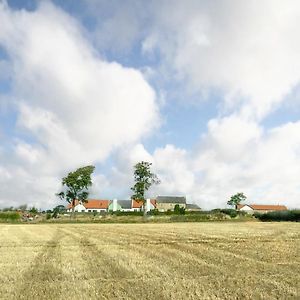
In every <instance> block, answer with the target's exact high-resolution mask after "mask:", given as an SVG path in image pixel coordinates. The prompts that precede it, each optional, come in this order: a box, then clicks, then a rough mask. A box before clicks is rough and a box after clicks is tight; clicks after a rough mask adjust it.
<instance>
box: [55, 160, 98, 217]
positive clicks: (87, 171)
mask: <svg viewBox="0 0 300 300" xmlns="http://www.w3.org/2000/svg"><path fill="white" fill-rule="evenodd" d="M94 170H95V167H94V166H86V167H82V168H79V169H77V170H76V171H74V172H70V173H69V174H68V175H67V176H66V177H64V178H63V179H62V185H63V187H65V190H64V191H62V192H60V193H58V194H56V195H57V196H58V197H59V198H60V199H62V200H66V201H67V202H68V203H71V205H72V217H74V212H75V202H76V200H79V201H80V202H81V203H84V202H88V201H87V198H88V195H89V192H88V188H89V187H90V186H91V185H92V179H91V175H92V173H93V172H94Z"/></svg>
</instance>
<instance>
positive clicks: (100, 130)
mask: <svg viewBox="0 0 300 300" xmlns="http://www.w3.org/2000/svg"><path fill="white" fill-rule="evenodd" d="M0 19H1V27H0V44H1V45H2V46H3V47H4V48H5V49H6V51H7V53H8V55H9V59H10V63H11V64H12V66H13V72H12V86H13V88H12V92H11V93H12V94H13V96H14V97H15V98H16V99H17V100H16V107H17V110H18V116H17V129H18V131H19V133H26V135H27V138H26V139H25V140H24V139H19V140H17V141H14V140H11V143H12V144H13V145H14V146H13V149H14V150H13V151H14V152H13V153H10V155H14V157H15V159H14V160H15V163H13V164H10V165H8V164H5V162H4V161H3V160H1V163H2V164H3V165H4V164H5V167H2V169H3V168H4V169H3V172H9V174H11V178H13V179H11V180H9V179H8V180H7V182H6V186H7V190H8V189H14V186H17V187H18V188H17V189H16V190H17V191H16V193H18V194H19V195H22V197H23V199H22V202H26V201H27V202H29V203H39V206H43V205H47V204H50V203H53V194H54V193H55V192H56V189H57V187H58V183H59V179H60V176H62V175H65V173H64V172H66V171H70V168H76V167H77V166H80V165H83V164H89V163H96V162H99V161H102V160H104V159H105V158H106V157H107V156H108V155H109V154H110V153H111V151H112V150H114V149H117V148H118V147H120V146H122V145H123V144H127V143H132V142H135V141H138V140H139V139H140V138H141V137H142V136H143V137H144V136H147V135H148V134H149V133H150V132H151V131H152V130H153V129H154V128H157V126H158V125H159V115H158V107H157V104H156V94H155V92H154V90H153V89H152V88H151V87H150V85H149V84H148V83H147V82H146V80H145V79H144V77H143V75H142V73H141V72H140V71H137V70H135V69H132V68H125V67H123V66H121V65H120V64H118V63H114V62H112V63H108V62H106V61H105V60H103V59H102V58H101V57H99V55H98V54H97V53H96V51H95V49H93V48H92V46H91V45H90V44H89V42H88V41H87V40H86V39H85V38H84V36H83V34H82V29H81V27H80V25H79V24H78V23H77V22H76V21H75V20H74V19H73V18H71V17H70V16H69V15H67V14H66V13H64V12H63V11H61V10H59V9H58V8H57V7H55V6H54V5H52V4H50V3H48V2H43V3H41V5H40V6H39V8H38V9H37V10H36V11H34V12H28V11H25V10H22V11H13V10H11V9H10V8H9V7H8V6H6V5H5V4H3V3H2V4H0ZM28 136H29V137H30V140H31V141H30V142H29V141H28ZM6 178H7V176H6ZM0 197H1V198H0V203H2V205H3V203H5V202H6V201H11V202H12V203H14V201H15V202H18V201H19V200H17V198H16V197H15V193H10V192H9V191H7V193H3V194H2V196H0Z"/></svg>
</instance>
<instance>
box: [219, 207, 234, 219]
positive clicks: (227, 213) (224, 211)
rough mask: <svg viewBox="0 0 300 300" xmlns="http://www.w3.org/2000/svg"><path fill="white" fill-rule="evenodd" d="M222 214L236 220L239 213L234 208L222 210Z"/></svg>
mask: <svg viewBox="0 0 300 300" xmlns="http://www.w3.org/2000/svg"><path fill="white" fill-rule="evenodd" d="M220 212H221V213H223V214H225V215H228V216H230V217H231V218H235V217H236V216H237V215H238V212H237V211H236V210H235V209H232V208H226V209H221V210H220Z"/></svg>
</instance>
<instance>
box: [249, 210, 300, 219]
mask: <svg viewBox="0 0 300 300" xmlns="http://www.w3.org/2000/svg"><path fill="white" fill-rule="evenodd" d="M254 216H255V217H256V218H258V219H259V220H261V221H277V222H280V221H292V222H300V210H284V211H271V212H268V213H264V214H259V213H255V214H254Z"/></svg>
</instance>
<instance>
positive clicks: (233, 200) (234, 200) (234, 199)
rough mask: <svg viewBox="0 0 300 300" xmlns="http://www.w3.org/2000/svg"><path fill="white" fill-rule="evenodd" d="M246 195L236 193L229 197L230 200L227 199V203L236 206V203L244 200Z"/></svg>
mask: <svg viewBox="0 0 300 300" xmlns="http://www.w3.org/2000/svg"><path fill="white" fill-rule="evenodd" d="M246 199H247V197H246V196H245V195H244V193H237V194H235V195H233V196H231V197H230V200H229V201H227V204H228V205H232V206H235V208H237V206H238V204H240V203H241V202H242V201H245V200H246Z"/></svg>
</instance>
